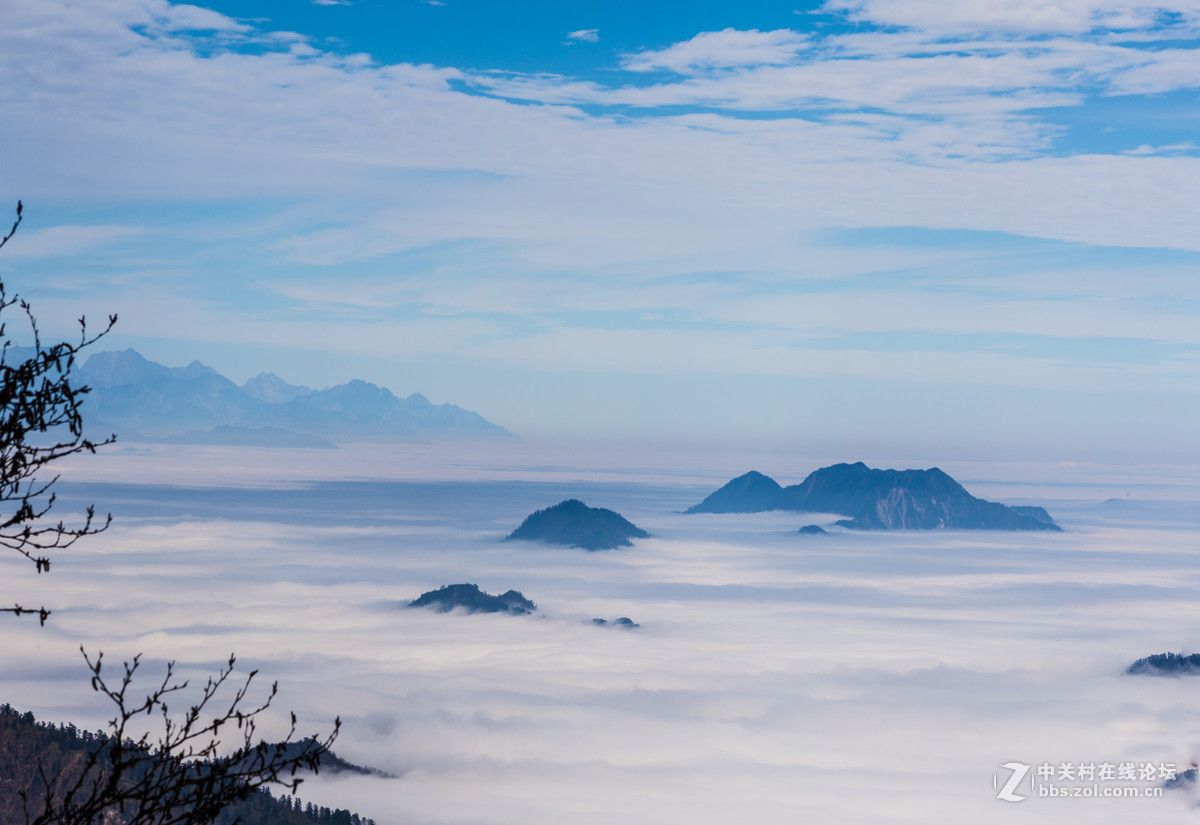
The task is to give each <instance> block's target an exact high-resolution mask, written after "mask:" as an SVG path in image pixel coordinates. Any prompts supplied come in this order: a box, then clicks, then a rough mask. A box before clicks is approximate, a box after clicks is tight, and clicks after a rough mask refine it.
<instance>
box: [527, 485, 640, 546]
mask: <svg viewBox="0 0 1200 825" xmlns="http://www.w3.org/2000/svg"><path fill="white" fill-rule="evenodd" d="M649 535H650V534H649V533H647V532H646V531H645V530H642V529H641V528H640V527H638V526H636V525H635V524H633V523H632V522H630V521H628V520H627V519H625V518H624V517H623V516H622V515H621V514H620V513H615V512H613V511H612V510H605V509H604V508H602V507H588V506H587V505H586V504H584V503H583V502H582V501H580V500H579V499H575V498H571V499H567V500H566V501H560V502H559V503H558V504H555V505H554V506H553V507H547V508H546V509H544V510H538V511H537V512H535V513H531V514H530V515H529V516H527V517H526V519H525V520H524V521H523V522H521V526H520V527H518V528H517V529H516V530H513V531H512V532H511V533H509V534H508V536H507V537H506V538H505V541H544V542H548V543H550V544H561V545H565V546H567V547H581V548H583V549H584V550H611V549H612V548H614V547H628V546H630V545H631V544H632V543H633V542H631V541H630V539H644V538H647V537H648V536H649Z"/></svg>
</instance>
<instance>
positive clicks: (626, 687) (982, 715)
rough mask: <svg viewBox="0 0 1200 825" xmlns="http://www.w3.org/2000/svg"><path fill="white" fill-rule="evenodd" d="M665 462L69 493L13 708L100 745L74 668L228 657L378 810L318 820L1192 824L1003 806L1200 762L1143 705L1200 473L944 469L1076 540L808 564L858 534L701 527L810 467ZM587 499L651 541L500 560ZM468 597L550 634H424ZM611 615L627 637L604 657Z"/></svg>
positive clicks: (343, 460)
mask: <svg viewBox="0 0 1200 825" xmlns="http://www.w3.org/2000/svg"><path fill="white" fill-rule="evenodd" d="M314 452H316V451H314ZM676 458H677V457H676V456H665V457H664V456H654V455H650V454H647V453H642V454H640V455H639V456H638V457H636V458H635V457H633V456H630V455H624V456H622V455H614V454H612V453H609V454H607V455H606V456H603V457H602V456H599V455H590V454H586V453H583V452H576V453H572V454H566V453H560V454H553V452H552V451H550V452H537V451H533V450H531V448H529V447H528V446H524V447H522V446H511V445H510V446H505V447H497V448H488V449H485V450H481V451H474V450H473V451H472V452H471V453H470V456H469V457H468V456H467V454H466V453H465V452H464V453H456V452H455V450H453V449H449V448H447V449H444V450H439V449H437V448H432V447H423V446H419V445H416V446H397V447H384V448H381V447H378V446H372V447H371V448H363V449H359V448H351V449H347V450H340V451H337V452H336V453H334V454H333V455H332V456H331V455H326V454H322V455H319V456H312V457H310V456H309V454H306V453H303V452H300V453H290V452H285V451H272V450H257V451H234V450H228V449H218V448H182V447H170V448H168V447H127V448H125V449H124V451H122V452H115V453H114V454H113V455H112V456H106V457H105V458H104V459H103V460H101V459H95V458H93V459H90V460H89V461H86V462H79V463H78V464H77V465H76V466H75V467H73V468H71V469H72V475H71V476H70V477H71V478H73V479H76V480H75V481H73V482H71V483H65V482H64V483H62V484H61V489H62V493H61V496H60V503H59V506H60V507H61V508H62V514H63V516H64V517H65V518H68V520H69V515H68V514H70V513H72V512H74V513H78V512H81V511H82V508H83V507H84V506H86V505H87V504H89V503H94V504H96V505H97V507H98V509H100V510H101V511H110V510H111V511H112V512H113V514H114V519H115V521H114V525H113V526H112V528H110V529H109V530H108V531H107V532H105V533H103V534H101V535H99V536H96V537H93V538H91V539H89V540H88V541H86V542H82V543H80V544H79V545H76V547H74V548H72V549H70V550H68V551H64V552H61V553H59V554H58V555H57V556H56V557H55V563H54V568H53V572H52V573H51V574H49V575H41V576H36V575H34V574H33V573H32V571H30V570H25V569H23V568H21V567H20V566H19V565H18V564H17V562H16V561H15V560H10V561H9V574H8V577H7V579H6V581H7V583H8V585H9V588H11V589H13V590H17V591H18V592H19V594H20V597H21V599H22V600H23V601H26V602H29V603H42V602H44V603H46V604H47V605H48V606H49V607H51V608H52V609H53V611H54V613H53V615H52V617H51V619H50V621H49V622H48V624H47V626H46V627H44V628H39V627H37V624H36V622H35V621H28V620H26V621H15V620H14V621H10V622H9V624H8V625H7V627H6V636H5V639H6V641H5V644H4V646H3V653H2V654H0V655H2V660H0V662H2V663H0V667H2V668H3V673H4V674H5V677H4V681H5V689H6V697H5V698H6V700H7V701H9V702H11V703H12V704H13V705H14V706H16V707H18V708H21V709H26V710H33V711H34V712H35V714H36V715H37V716H38V718H39V719H51V720H55V721H73V722H75V723H76V724H78V725H81V726H83V727H87V728H91V729H95V728H99V727H102V726H103V725H104V723H105V720H106V719H107V718H108V713H109V710H108V708H106V707H105V705H104V703H103V702H102V701H101V700H100V699H99V697H97V695H96V694H94V693H92V692H91V691H90V690H89V689H88V685H87V678H86V677H87V673H86V670H85V669H84V667H83V662H82V658H81V657H80V654H79V646H80V645H81V644H82V645H83V646H85V647H86V648H87V649H88V650H89V651H90V652H93V653H94V652H96V651H99V650H103V651H104V653H105V659H106V662H107V661H110V660H111V661H112V663H113V664H114V665H116V664H117V663H118V662H119V661H120V660H122V659H128V658H130V657H132V656H133V655H134V654H136V653H139V652H140V653H142V654H143V656H144V658H143V669H144V672H145V673H146V676H147V678H148V682H149V681H153V678H154V677H155V676H161V672H162V667H163V665H164V663H165V662H166V661H170V660H174V661H177V662H178V665H177V667H178V668H179V670H180V672H181V673H183V674H185V675H191V676H197V677H199V676H202V675H203V674H205V673H207V672H211V671H213V670H215V669H216V668H217V667H218V666H219V665H220V663H221V662H223V661H224V660H225V659H226V658H227V657H228V655H229V653H230V652H231V651H236V653H237V654H238V657H239V672H241V673H243V674H244V673H246V672H248V671H250V670H252V669H258V670H259V671H260V676H259V677H258V679H259V680H261V681H262V682H263V683H264V684H263V685H262V686H261V687H262V690H263V691H265V687H266V684H269V682H271V681H274V680H278V682H279V686H280V697H279V699H278V700H277V702H276V709H277V710H278V713H276V714H274V715H273V716H272V718H271V721H269V722H268V723H267V725H266V727H265V728H264V729H263V731H262V732H263V733H264V734H265V735H267V736H271V735H283V733H286V725H285V723H286V721H287V713H286V711H287V710H288V709H291V710H294V711H295V712H296V713H297V715H298V716H299V717H300V719H301V725H300V733H301V734H305V733H309V732H312V733H321V732H326V731H328V730H329V729H330V727H331V726H332V721H333V718H334V716H340V717H341V719H342V721H343V726H342V733H341V735H340V736H339V738H338V740H337V742H336V744H335V746H334V750H335V751H336V752H337V753H338V754H339V755H340V756H342V757H343V758H345V759H348V760H349V761H351V762H355V763H358V764H363V765H369V766H371V767H374V768H377V769H379V770H380V771H383V772H386V773H387V774H389V775H390V777H388V778H384V777H354V778H340V777H330V776H325V775H322V776H320V777H317V778H310V779H308V780H306V781H305V783H304V784H303V785H302V786H301V788H300V791H299V796H300V797H301V798H303V799H304V800H306V801H312V802H315V803H317V804H320V805H327V806H331V807H342V808H349V809H351V810H354V811H357V812H358V813H360V814H362V815H364V816H370V817H372V818H374V819H375V820H376V821H377V822H378V823H380V825H390V824H391V823H395V825H400V824H401V823H429V824H430V825H434V824H436V825H442V824H443V823H444V824H445V825H451V824H452V823H475V824H476V825H502V824H507V823H517V822H521V823H532V824H533V825H540V824H541V823H562V822H572V823H582V825H591V823H601V822H603V823H609V822H613V821H622V822H630V823H646V824H647V825H649V824H650V823H656V824H657V823H684V822H687V823H728V822H731V821H744V820H753V821H759V822H765V823H781V824H782V823H789V824H790V823H795V822H798V821H806V820H809V821H817V822H829V823H834V822H847V823H874V822H889V823H896V822H913V823H918V822H919V823H928V822H933V821H962V820H964V819H970V820H971V821H975V822H984V823H989V822H1010V821H1012V822H1016V821H1021V822H1061V821H1063V819H1064V817H1069V818H1071V819H1074V820H1076V821H1088V822H1118V821H1119V822H1128V821H1131V820H1133V821H1139V820H1140V821H1148V820H1152V821H1155V822H1174V821H1179V822H1183V821H1190V820H1191V819H1192V818H1193V816H1194V814H1193V812H1192V811H1191V810H1190V809H1191V807H1192V806H1193V805H1194V804H1195V800H1194V799H1193V798H1192V795H1191V793H1190V792H1188V791H1184V790H1176V791H1167V792H1166V794H1165V795H1164V797H1163V798H1159V799H1073V800H1046V799H1037V798H1032V799H1027V800H1025V801H1023V802H1021V803H1019V804H1011V803H1005V802H1003V801H1000V800H998V799H997V798H996V790H995V788H994V786H993V778H994V777H995V776H997V775H999V776H1000V781H1001V782H1002V781H1003V780H1004V778H1005V776H1006V774H1005V772H1004V771H1002V770H1001V768H1000V766H1001V765H1003V764H1004V763H1007V762H1013V761H1017V762H1023V763H1029V764H1032V765H1039V764H1042V763H1052V764H1055V765H1057V764H1059V763H1060V762H1072V763H1081V762H1097V763H1099V762H1111V763H1120V762H1126V761H1128V762H1136V763H1142V762H1153V763H1173V764H1175V765H1177V766H1178V767H1179V769H1180V770H1182V769H1184V768H1186V767H1187V766H1188V765H1189V764H1190V763H1191V762H1192V761H1193V760H1194V759H1196V758H1197V755H1198V753H1200V712H1198V710H1197V707H1196V705H1195V702H1194V692H1195V691H1194V684H1193V683H1192V682H1190V681H1189V680H1187V679H1162V678H1145V677H1132V676H1126V675H1124V674H1123V670H1124V668H1125V667H1126V666H1127V665H1128V664H1129V663H1130V662H1132V661H1133V660H1134V659H1136V658H1138V657H1141V656H1145V655H1148V654H1151V653H1158V652H1164V651H1185V652H1191V651H1193V650H1200V632H1197V631H1196V629H1195V628H1196V627H1197V626H1200V625H1198V624H1197V622H1196V617H1197V613H1198V612H1200V608H1198V607H1197V600H1196V599H1195V593H1196V589H1197V585H1198V584H1200V565H1198V564H1197V561H1196V556H1195V541H1194V535H1195V528H1196V525H1197V523H1200V515H1198V514H1197V513H1198V510H1197V507H1196V503H1197V499H1198V498H1200V495H1198V490H1197V488H1196V486H1195V485H1194V483H1192V482H1190V481H1189V478H1190V477H1191V474H1190V473H1189V472H1188V471H1187V468H1121V467H1104V466H1099V465H1092V466H1068V465H1062V466H1048V465H1046V466H1039V465H1014V464H967V463H960V464H958V465H957V466H951V465H948V464H943V469H947V471H949V472H952V473H953V474H955V476H956V477H957V478H959V479H960V480H961V481H963V482H964V484H966V486H967V487H968V489H969V490H970V491H971V492H973V493H975V494H976V495H982V496H985V497H989V498H993V499H995V500H1000V501H1003V502H1005V503H1022V504H1041V505H1043V506H1045V507H1046V508H1047V509H1048V510H1049V511H1050V513H1051V514H1052V515H1053V516H1054V517H1055V519H1056V520H1057V521H1058V523H1059V524H1060V525H1062V527H1063V528H1064V532H1063V533H1061V534H1051V533H1037V534H1023V533H1005V532H990V531H979V532H972V531H946V532H917V531H911V532H879V533H871V532H861V533H856V532H848V531H841V532H835V533H832V534H830V535H827V536H802V535H798V534H797V533H796V530H797V529H798V528H799V527H801V526H803V525H805V524H808V523H818V524H822V525H825V526H831V525H832V522H833V521H834V520H835V519H836V518H837V516H834V515H828V516H822V515H817V514H796V513H760V514H749V515H683V514H682V513H681V511H682V510H683V509H685V508H686V507H688V506H690V505H691V504H695V503H696V502H698V501H699V500H700V499H701V498H703V496H704V495H705V494H707V493H708V492H711V490H713V489H715V487H716V486H719V484H720V483H723V482H724V481H725V480H727V479H728V478H729V477H731V476H732V475H735V474H738V473H740V472H744V471H745V470H748V469H752V468H753V467H754V465H752V464H750V463H749V462H750V461H755V460H758V459H762V463H761V464H760V465H759V468H760V469H763V470H764V471H771V472H774V473H776V474H777V477H779V478H781V480H785V481H789V482H791V481H798V480H800V479H801V478H803V476H804V475H805V474H806V473H807V472H809V471H810V470H813V469H816V467H817V466H818V465H817V464H815V463H805V462H806V459H805V458H803V457H801V456H775V457H774V458H773V459H772V458H771V457H769V456H752V457H747V458H746V459H745V460H746V462H747V463H745V464H738V465H736V466H735V465H733V464H731V463H730V462H732V461H736V460H737V459H734V458H730V457H727V456H721V457H715V458H714V457H709V458H708V459H707V460H706V459H705V458H704V457H702V456H693V457H692V459H691V461H690V462H675V463H672V462H673V461H674V460H675V459H676ZM855 458H857V457H855ZM772 461H774V462H775V464H776V466H769V465H770V464H771V462H772ZM313 462H322V463H321V464H319V465H318V464H314V463H313ZM783 464H787V465H789V467H790V469H785V468H783V467H782V466H779V465H783ZM135 469H136V472H135ZM76 471H78V472H76ZM117 479H120V481H118V480H117ZM130 479H137V480H138V482H139V483H130V481H129V480H130ZM567 497H576V498H580V499H582V500H584V501H585V502H586V503H587V504H589V505H591V506H597V507H607V508H611V509H614V510H617V511H618V512H620V513H622V514H623V515H624V516H626V517H627V518H629V519H630V520H632V521H633V522H634V523H636V524H637V525H638V526H639V527H642V528H644V529H646V530H648V531H649V532H650V534H651V538H649V539H643V540H638V541H636V542H635V544H634V546H632V547H628V548H624V549H618V550H613V551H606V552H594V553H588V552H585V551H582V550H577V549H567V548H560V547H550V546H546V545H541V544H535V543H524V542H504V541H503V540H502V539H503V538H504V536H505V535H506V534H507V533H508V532H509V531H511V530H512V529H513V528H515V527H516V526H517V525H518V524H519V523H520V521H521V519H523V518H524V517H525V516H526V515H527V514H528V513H530V512H531V511H533V510H535V509H538V508H541V507H546V506H549V505H551V504H554V503H556V502H557V501H560V500H562V499H563V498H567ZM458 582H471V583H476V584H478V585H479V586H480V587H481V588H482V589H484V590H486V591H488V592H493V593H496V592H502V591H504V590H508V589H510V588H511V589H516V590H519V591H521V592H522V593H523V594H524V595H525V596H526V597H528V598H530V599H532V600H533V601H534V602H536V603H537V606H538V611H537V613H536V614H535V615H533V616H524V617H521V616H504V615H465V614H462V613H447V614H439V613H435V612H431V611H427V610H413V609H407V608H406V607H405V605H406V604H407V602H408V601H410V600H412V599H413V598H415V597H416V596H418V595H420V594H421V593H422V592H425V591H427V590H430V589H434V588H436V587H439V586H441V585H444V584H451V583H458ZM621 616H628V617H630V618H631V619H632V620H633V621H635V622H637V623H639V624H640V625H641V626H640V627H639V628H637V629H633V630H624V629H620V628H613V627H598V626H596V625H594V624H593V623H592V619H593V618H604V619H607V620H610V621H611V620H613V619H615V618H618V617H621ZM114 672H115V671H114ZM1143 784H1145V783H1143ZM1153 784H1154V783H1149V785H1153ZM1149 785H1147V786H1149Z"/></svg>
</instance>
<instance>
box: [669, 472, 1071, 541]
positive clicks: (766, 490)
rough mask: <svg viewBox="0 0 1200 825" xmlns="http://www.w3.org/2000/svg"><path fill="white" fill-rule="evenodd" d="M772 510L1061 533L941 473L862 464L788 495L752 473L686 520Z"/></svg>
mask: <svg viewBox="0 0 1200 825" xmlns="http://www.w3.org/2000/svg"><path fill="white" fill-rule="evenodd" d="M767 510H791V511H795V512H801V513H838V514H841V515H844V516H849V518H846V519H842V520H841V521H838V522H837V524H838V526H840V527H849V528H854V529H859V530H936V529H953V530H1060V529H1061V528H1060V527H1059V526H1058V525H1057V524H1055V523H1054V520H1053V519H1052V518H1050V514H1049V513H1047V512H1046V511H1045V510H1043V509H1042V508H1041V507H1007V506H1005V505H1003V504H997V503H995V502H991V501H984V500H983V499H980V498H975V496H973V495H971V494H970V493H968V492H967V491H966V490H965V489H964V488H963V486H962V485H961V484H959V483H958V482H957V481H955V480H954V479H952V478H951V477H950V476H948V475H946V473H944V472H942V471H941V470H939V469H937V468H936V467H934V468H932V469H929V470H873V469H871V468H870V467H868V466H867V465H866V464H863V463H862V462H861V461H860V462H858V463H856V464H835V465H833V466H832V467H823V468H821V469H820V470H816V471H815V472H812V473H810V474H809V476H808V477H807V478H806V479H804V481H803V482H801V483H800V484H793V485H791V486H790V487H782V486H780V484H779V483H778V482H776V481H775V480H774V479H772V478H770V477H768V476H765V475H763V474H762V473H758V472H749V473H746V474H745V475H742V476H738V477H737V478H735V479H733V480H732V481H730V482H729V483H728V484H726V485H725V486H724V487H722V488H721V489H719V490H717V491H716V492H714V493H712V494H711V495H710V496H708V497H707V498H705V499H704V501H702V502H700V503H699V504H697V505H695V506H693V507H690V508H688V510H687V511H686V512H688V513H759V512H764V511H767ZM805 529H807V528H805ZM809 532H815V531H809Z"/></svg>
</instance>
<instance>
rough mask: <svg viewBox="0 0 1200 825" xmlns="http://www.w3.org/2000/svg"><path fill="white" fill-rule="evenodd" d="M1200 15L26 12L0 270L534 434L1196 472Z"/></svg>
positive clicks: (10, 126) (383, 7)
mask: <svg viewBox="0 0 1200 825" xmlns="http://www.w3.org/2000/svg"><path fill="white" fill-rule="evenodd" d="M1198 44H1200V3H1198V2H1195V0H1189V1H1188V2H1182V1H1181V0H1176V2H1173V3H1141V2H1120V1H1119V0H1069V1H1068V0H1063V1H1062V2H1058V3H1044V2H1040V0H1039V2H1034V0H1010V1H1009V2H994V1H990V2H983V1H982V0H978V1H976V2H961V3H955V4H947V3H944V2H934V0H829V2H826V3H823V4H815V3H813V4H807V5H783V4H772V3H738V4H733V3H711V4H700V7H695V4H678V5H676V4H656V5H654V6H653V7H652V8H651V9H650V10H647V9H646V7H645V6H644V5H643V4H637V5H635V4H632V3H604V4H570V3H566V4H564V3H558V4H550V3H519V4H511V3H510V4H496V3H484V2H457V1H456V0H445V3H444V4H436V3H429V2H417V0H413V1H412V2H407V1H406V2H383V1H382V0H378V1H374V2H367V1H366V0H349V2H339V3H333V2H318V3H313V2H302V1H301V0H290V1H289V2H265V1H264V2H245V1H242V2H223V3H214V4H210V5H208V6H203V7H202V6H198V5H180V4H172V3H168V2H165V0H106V2H102V3H90V4H84V5H83V6H80V5H77V4H72V3H68V2H66V1H65V0H38V1H37V2H33V0H13V2H10V3H8V4H6V8H5V11H4V13H3V25H2V26H0V65H2V67H3V69H2V71H3V75H4V77H5V78H6V82H5V83H4V84H0V105H2V106H3V109H2V110H3V111H4V112H5V115H4V125H3V128H2V129H0V157H3V158H4V159H5V162H4V163H3V165H2V166H0V170H2V172H3V173H2V175H0V199H7V200H8V201H11V202H12V203H14V204H15V202H16V200H17V198H22V199H23V200H24V201H25V203H26V207H27V216H28V217H27V221H26V224H25V225H24V226H23V227H22V230H21V233H20V235H19V236H18V238H17V239H16V240H14V242H13V243H12V244H10V245H9V247H7V248H6V249H5V250H4V252H3V253H0V274H2V275H3V277H4V279H5V282H6V284H8V285H9V286H10V287H11V288H15V289H17V290H19V291H21V292H22V293H23V294H25V295H26V296H27V297H29V298H30V299H32V300H34V301H35V304H36V307H37V309H38V310H39V314H40V316H41V320H42V323H43V326H44V327H45V328H46V329H47V330H49V331H59V332H66V331H68V330H69V328H70V323H69V322H70V319H73V318H75V317H77V316H78V315H79V314H81V313H89V314H91V315H93V316H97V317H102V316H103V315H104V314H106V313H108V312H118V313H120V315H121V319H122V320H121V323H120V326H119V327H118V330H117V331H116V332H115V333H114V334H113V335H112V337H111V339H110V340H109V342H108V343H107V344H106V346H111V347H114V348H117V347H126V346H133V347H135V348H137V349H139V350H140V351H142V352H143V353H144V354H145V355H147V356H148V357H151V358H154V359H156V360H160V361H163V362H165V363H170V364H182V363H186V362H188V361H190V360H192V359H193V358H199V359H200V360H203V361H205V362H206V363H210V364H212V365H213V366H215V367H217V368H218V369H220V370H221V371H223V372H225V373H226V374H228V375H230V377H232V378H234V379H235V380H238V381H243V380H245V379H247V378H249V377H251V376H252V375H253V374H255V373H257V372H258V371H259V370H272V371H275V372H277V373H278V374H279V375H281V376H282V377H284V378H285V379H287V380H289V381H292V382H294V383H304V384H309V385H314V386H325V385H329V384H333V383H338V382H340V381H343V380H346V379H348V378H350V377H361V378H365V379H367V380H371V381H374V382H376V383H379V384H383V385H386V386H388V387H390V388H392V389H393V390H394V391H396V392H397V393H399V394H407V393H409V392H422V393H424V394H425V395H427V396H429V397H430V398H431V399H432V400H434V401H452V402H455V403H458V404H460V405H463V406H466V407H469V408H471V409H475V410H477V411H479V412H481V413H482V414H484V415H485V416H487V417H488V418H490V419H492V420H494V421H497V422H498V423H500V424H503V425H504V426H506V427H509V428H510V429H512V430H514V431H516V432H518V433H520V434H522V435H525V436H527V437H538V436H555V437H564V438H591V437H599V438H621V439H627V440H644V441H654V440H662V439H683V440H689V439H690V440H700V441H711V440H713V439H721V440H723V441H726V442H737V441H739V440H742V441H754V442H758V443H780V444H785V443H786V444H789V445H799V446H808V447H812V448H813V449H819V450H821V451H828V452H833V453H838V454H844V455H845V457H846V458H847V459H854V458H858V457H867V458H869V457H871V456H873V455H884V454H889V455H895V456H905V457H911V458H913V459H914V460H916V459H921V458H923V457H928V458H929V460H931V461H932V460H950V459H959V458H961V459H968V458H981V457H1000V456H1017V455H1020V456H1028V455H1039V456H1049V457H1051V458H1055V459H1056V460H1081V459H1082V460H1086V459H1088V458H1094V457H1100V456H1105V457H1113V456H1119V457H1121V458H1124V459H1131V460H1155V461H1159V460H1184V461H1194V460H1198V459H1200V456H1197V447H1198V446H1200V445H1198V444H1197V439H1196V438H1195V436H1194V433H1193V422H1194V420H1195V418H1196V415H1197V413H1200V403H1198V402H1200V394H1198V393H1200V387H1198V381H1197V379H1198V378H1200V359H1198V357H1197V356H1198V354H1200V343H1198V337H1200V333H1198V330H1200V324H1198V323H1197V322H1198V321H1200V280H1198V278H1197V274H1198V264H1200V235H1198V234H1197V233H1196V231H1195V215H1196V214H1198V213H1200V209H1198V207H1200V202H1198V201H1200V195H1198V194H1197V193H1200V157H1198V154H1200V149H1198V147H1197V145H1196V135H1197V133H1198V131H1200V123H1198V122H1197V121H1198V118H1200V107H1198V106H1197V93H1198V90H1200V51H1198V50H1197V45H1198Z"/></svg>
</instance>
